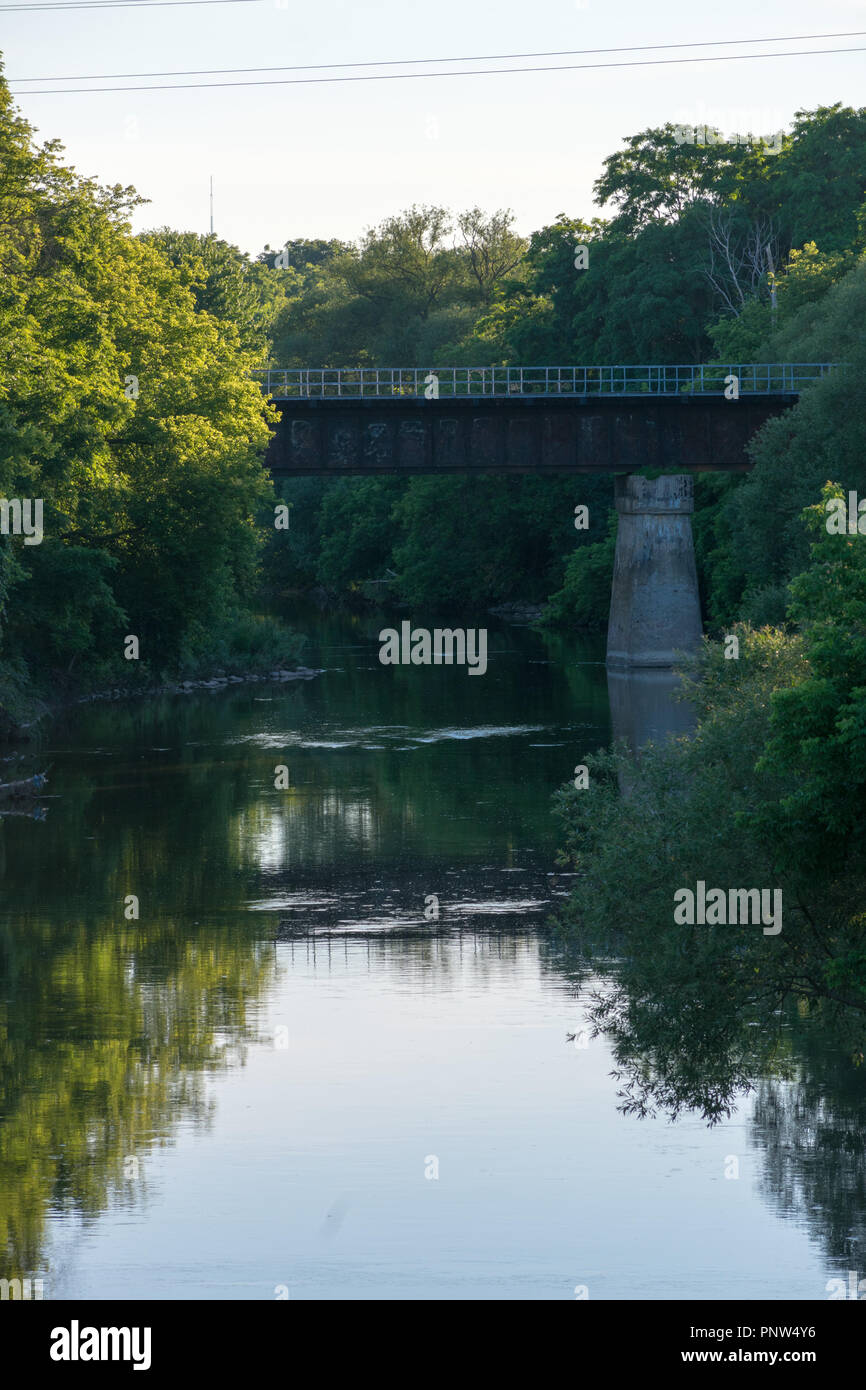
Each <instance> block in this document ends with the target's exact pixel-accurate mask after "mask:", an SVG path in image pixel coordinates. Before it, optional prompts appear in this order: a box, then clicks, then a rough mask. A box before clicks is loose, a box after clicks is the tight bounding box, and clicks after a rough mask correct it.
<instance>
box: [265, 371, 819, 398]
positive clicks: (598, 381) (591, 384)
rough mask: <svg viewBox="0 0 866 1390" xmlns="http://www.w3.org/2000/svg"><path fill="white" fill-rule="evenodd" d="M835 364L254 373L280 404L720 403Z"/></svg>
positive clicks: (803, 380)
mask: <svg viewBox="0 0 866 1390" xmlns="http://www.w3.org/2000/svg"><path fill="white" fill-rule="evenodd" d="M837 365H838V364H837V363H833V362H805V363H804V362H781V363H766V362H764V363H754V362H748V363H730V364H728V365H725V366H719V365H715V364H714V365H711V366H706V365H697V366H694V365H690V366H664V365H662V366H616V367H271V368H266V369H262V370H260V371H256V372H254V373H253V375H254V377H256V378H257V379H258V380H260V382H261V386H262V390H263V391H264V392H265V394H266V395H267V396H269V397H273V398H275V399H277V400H290V399H301V400H325V399H327V400H331V399H337V398H346V399H349V400H362V399H364V400H366V399H368V398H369V399H374V400H375V399H384V398H386V397H394V396H411V397H417V396H420V397H426V398H427V399H428V400H429V399H440V398H442V397H458V396H466V397H471V398H479V397H485V396H486V397H490V396H679V395H698V396H721V395H724V393H725V391H726V389H729V388H730V387H731V385H732V383H731V378H732V377H736V379H737V389H738V392H739V394H740V395H749V396H776V395H797V394H799V392H800V391H801V390H802V388H803V387H804V386H807V385H809V384H810V383H811V382H813V381H817V380H819V379H820V378H821V377H823V376H825V375H826V374H827V373H828V372H830V371H832V370H833V368H834V367H835V366H837Z"/></svg>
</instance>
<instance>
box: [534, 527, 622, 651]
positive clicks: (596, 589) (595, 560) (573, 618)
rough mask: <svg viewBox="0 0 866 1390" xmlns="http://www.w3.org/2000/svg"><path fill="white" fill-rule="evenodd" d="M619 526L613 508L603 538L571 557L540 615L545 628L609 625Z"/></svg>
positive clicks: (580, 546)
mask: <svg viewBox="0 0 866 1390" xmlns="http://www.w3.org/2000/svg"><path fill="white" fill-rule="evenodd" d="M616 528H617V515H616V512H615V511H611V513H610V515H609V517H608V524H607V535H606V536H605V538H604V540H602V541H593V542H591V543H590V544H589V545H579V546H577V547H576V549H575V550H574V551H573V552H572V554H571V555H570V556H569V559H568V562H567V563H566V566H565V574H564V576H563V583H562V588H561V589H558V590H557V591H556V593H555V594H553V595H552V596H551V598H550V600H549V602H548V604H547V607H546V608H545V610H544V613H543V614H542V616H541V622H542V623H543V624H544V626H545V627H577V628H587V629H593V628H604V627H606V626H607V618H608V613H609V611H610V590H611V583H612V581H613V559H614V553H615V551H616Z"/></svg>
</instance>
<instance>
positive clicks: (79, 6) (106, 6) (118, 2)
mask: <svg viewBox="0 0 866 1390" xmlns="http://www.w3.org/2000/svg"><path fill="white" fill-rule="evenodd" d="M261 2H262V0H63V3H60V4H39V5H0V11H2V12H3V13H4V14H14V13H18V14H22V13H25V14H26V13H27V11H29V10H128V9H135V8H138V9H144V10H158V9H160V8H163V9H164V8H165V7H166V6H167V5H168V6H171V5H260V4H261ZM757 42H760V40H757Z"/></svg>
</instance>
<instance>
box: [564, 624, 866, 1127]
mask: <svg viewBox="0 0 866 1390" xmlns="http://www.w3.org/2000/svg"><path fill="white" fill-rule="evenodd" d="M735 633H736V635H737V636H738V638H739V642H740V649H739V659H738V660H726V659H725V658H724V655H723V651H722V648H721V646H715V645H711V644H707V646H706V648H705V651H704V655H703V658H702V661H701V664H700V669H699V672H698V675H699V677H700V678H699V680H693V681H691V682H689V683H687V687H686V688H687V692H688V694H689V695H690V697H691V699H692V701H693V703H694V704H695V706H696V711H697V716H698V725H697V729H696V732H695V734H694V736H693V737H692V738H691V739H689V738H682V739H680V740H672V741H670V742H668V743H666V744H664V745H662V746H652V745H651V746H649V747H646V748H644V749H643V750H642V751H641V756H640V760H639V762H638V763H637V764H635V763H634V761H633V758H632V756H631V755H630V754H629V753H628V752H627V751H626V750H624V749H619V750H614V751H613V752H608V753H599V754H598V755H596V756H595V757H593V758H591V759H588V760H586V761H587V762H588V766H589V771H590V782H589V787H588V788H585V789H581V790H577V789H574V788H572V787H571V786H570V785H569V786H568V787H567V788H566V789H565V790H563V791H562V792H561V793H559V795H558V798H557V808H558V814H559V816H560V819H561V823H562V826H563V835H564V854H563V858H564V861H565V862H566V863H567V864H568V865H569V867H571V868H573V869H575V870H577V872H578V874H579V878H578V879H577V887H576V889H575V891H574V893H573V895H572V898H571V900H570V903H569V906H568V908H567V909H566V911H565V913H564V925H565V926H566V929H567V930H568V932H569V933H570V934H571V935H573V936H575V937H576V939H577V940H578V941H579V942H580V943H582V945H583V947H584V949H587V950H592V951H594V952H599V951H601V950H604V951H606V952H607V953H608V954H610V955H614V956H616V957H617V958H618V961H619V964H618V966H617V969H616V972H615V976H614V979H613V981H612V983H611V985H610V988H609V989H606V990H605V991H604V992H603V993H601V994H599V995H598V996H597V997H596V999H595V1003H594V1005H593V1008H592V1019H593V1022H594V1025H595V1026H596V1027H597V1028H598V1029H603V1030H604V1031H605V1033H606V1034H608V1035H609V1036H610V1038H611V1039H612V1041H613V1045H614V1048H615V1051H616V1055H617V1060H618V1063H619V1072H620V1079H621V1080H622V1081H623V1083H624V1084H623V1090H622V1099H623V1104H624V1106H625V1107H626V1108H627V1109H631V1110H635V1111H637V1112H639V1113H645V1112H646V1111H647V1110H650V1109H652V1108H653V1107H654V1106H656V1105H660V1106H661V1107H662V1108H664V1109H666V1110H668V1111H669V1112H670V1113H671V1114H674V1115H675V1114H677V1113H678V1112H679V1111H680V1110H681V1109H682V1108H684V1107H697V1108H698V1109H700V1110H701V1111H702V1112H703V1113H704V1115H705V1116H707V1117H708V1118H709V1119H711V1120H716V1119H718V1118H720V1117H721V1116H722V1115H724V1114H728V1113H730V1110H731V1108H732V1106H733V1104H734V1103H735V1099H736V1095H737V1093H738V1091H739V1090H741V1089H742V1088H744V1087H747V1086H748V1084H749V1083H750V1081H751V1078H752V1076H753V1075H754V1074H755V1072H756V1071H757V1070H758V1069H766V1068H767V1067H771V1066H773V1065H774V1060H775V1061H777V1060H778V1058H779V1056H780V1052H779V1049H780V1046H781V1034H780V1018H781V1013H780V1011H781V1010H783V1009H784V1007H785V1006H786V1004H787V1002H788V1001H801V1002H805V1003H806V1004H808V1005H809V1006H810V1007H811V1008H813V1009H816V1010H819V1011H820V1012H821V1014H822V1016H824V1017H826V1018H828V1019H833V1020H834V1021H836V1022H838V1023H839V1024H840V1025H842V1026H843V1027H844V1035H845V1036H846V1040H847V1043H848V1045H849V1047H850V1048H852V1049H853V1050H855V1051H856V1050H857V1049H860V1048H862V1042H863V1036H864V1031H866V989H864V977H863V971H862V964H861V959H862V949H863V946H862V943H863V915H862V913H861V912H860V910H859V906H858V904H859V903H860V902H861V901H862V895H863V892H864V889H866V874H864V870H863V862H864V861H863V858H862V854H851V855H849V856H848V857H847V858H846V857H845V856H844V855H838V854H837V856H836V858H835V860H834V859H833V857H832V855H828V857H827V858H826V859H823V858H819V856H818V855H817V854H816V852H815V841H814V840H803V839H801V838H800V833H801V830H804V829H805V825H804V824H803V821H802V816H803V811H804V807H803V805H801V803H800V802H799V800H798V787H799V785H800V782H801V779H802V776H803V770H804V768H803V764H802V759H801V754H802V752H803V747H802V744H800V743H797V744H796V745H794V749H793V756H792V757H791V759H790V760H789V761H787V762H786V761H785V760H784V759H782V758H781V757H780V756H779V751H778V750H779V747H780V746H781V744H782V743H784V741H785V734H786V733H787V732H788V731H789V730H790V729H791V726H792V724H794V723H796V718H797V714H796V711H800V710H801V709H802V705H803V702H804V701H805V703H806V705H808V706H810V707H812V708H813V711H817V709H818V706H819V705H820V696H819V692H818V690H817V689H815V687H814V682H815V680H816V679H819V677H818V675H817V672H816V671H815V669H814V668H813V666H812V664H811V662H810V651H811V648H810V645H809V643H808V641H807V640H804V639H803V638H800V637H794V636H790V635H787V634H785V633H783V632H780V631H778V630H773V629H764V630H762V631H755V630H753V629H751V628H749V627H747V626H738V627H737V628H736V629H735ZM864 674H866V673H864V671H863V670H862V668H860V669H857V670H856V671H855V673H854V678H855V679H859V680H860V681H861V682H862V680H863V676H864ZM824 715H825V718H826V715H827V709H826V706H824ZM819 722H820V721H819ZM820 761H821V759H820V752H819V750H818V749H817V748H813V762H812V765H811V767H809V766H808V765H807V771H808V774H809V775H808V778H807V780H808V781H809V783H810V790H808V791H807V793H806V799H805V806H806V808H811V809H812V810H814V809H815V808H816V802H815V801H814V800H813V794H814V797H816V798H818V799H819V800H820V791H821V790H823V792H824V794H825V795H827V796H828V797H829V798H830V799H831V800H832V802H833V804H834V805H835V806H836V807H837V813H836V814H837V815H838V814H840V813H842V812H843V810H844V808H845V807H846V806H847V805H848V804H849V801H850V798H849V789H848V787H846V785H845V783H844V777H843V776H840V773H842V768H841V766H840V764H839V763H838V762H837V761H836V760H835V759H834V758H832V757H831V758H830V759H829V760H828V762H827V765H826V772H827V777H826V779H825V780H824V781H823V783H821V778H820V772H819V767H818V764H819V763H820ZM812 774H814V775H815V778H816V779H817V780H815V781H812ZM819 784H820V789H819ZM861 805H862V792H861ZM861 822H862V815H861ZM848 824H849V825H850V822H848ZM813 828H814V827H813ZM837 828H838V826H837ZM792 835H793V836H794V837H795V838H794V842H793V845H792V843H791V838H790V837H791V836H792ZM807 845H808V853H806V846H807ZM699 880H701V881H703V882H704V883H705V884H706V886H707V889H710V888H713V887H722V888H723V889H725V890H727V889H728V888H730V887H743V888H749V887H763V888H769V889H773V890H775V889H777V888H778V889H780V890H781V892H782V931H781V932H780V933H779V934H778V935H774V936H765V935H764V934H763V931H762V929H761V926H760V925H755V924H751V923H749V924H739V925H737V924H733V925H732V924H728V925H726V926H715V927H708V926H702V925H698V924H696V925H682V924H677V923H676V922H675V921H674V902H675V898H674V895H675V893H677V891H678V890H679V889H681V888H684V887H687V888H690V889H691V890H695V888H696V884H697V882H698V881H699Z"/></svg>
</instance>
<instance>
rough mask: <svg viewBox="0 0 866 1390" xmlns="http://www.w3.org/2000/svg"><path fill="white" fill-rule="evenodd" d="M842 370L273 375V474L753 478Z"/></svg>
mask: <svg viewBox="0 0 866 1390" xmlns="http://www.w3.org/2000/svg"><path fill="white" fill-rule="evenodd" d="M832 367H833V364H831V363H815V364H808V363H806V364H802V363H782V364H775V365H774V364H767V363H764V364H754V363H751V364H732V365H730V366H712V367H707V366H688V367H667V366H661V367H653V366H642V367H537V368H528V367H486V368H480V367H471V368H470V367H449V368H447V369H446V368H441V369H439V371H438V372H437V371H434V370H433V369H431V370H429V371H428V370H426V369H425V368H422V367H417V368H416V367H411V368H400V367H395V368H390V367H388V368H385V367H370V368H356V369H350V370H344V369H337V368H334V369H330V368H316V369H315V370H314V369H312V368H306V367H305V368H280V369H271V370H270V371H267V372H263V373H262V374H261V377H262V386H263V389H264V390H265V392H266V393H267V394H268V395H269V396H270V398H271V399H272V401H273V403H274V405H275V406H276V408H277V410H278V412H279V416H280V419H279V423H278V425H277V426H276V429H275V431H274V434H273V436H272V439H271V443H270V446H269V449H268V455H267V465H268V467H269V468H270V469H271V471H272V472H273V473H278V474H279V473H282V474H288V475H296V476H300V475H304V474H316V473H321V474H327V475H329V476H331V477H338V476H341V475H350V474H364V473H402V474H407V475H408V474H413V473H491V472H492V473H507V472H517V473H535V472H546V473H562V472H578V473H632V472H640V471H641V470H643V469H658V470H661V471H666V472H704V471H714V470H723V471H741V470H743V469H747V468H749V467H750V466H751V464H750V460H749V456H748V443H749V440H750V439H751V438H752V436H753V435H754V434H755V432H756V431H757V430H758V429H760V428H761V426H762V425H763V424H764V423H765V421H766V420H768V419H769V418H770V417H771V416H773V415H778V414H779V413H780V412H782V411H784V410H786V409H789V408H790V407H791V406H792V405H795V404H796V402H797V400H798V399H799V394H800V390H801V389H802V388H803V387H804V386H806V385H807V384H808V383H811V382H813V381H817V380H819V379H820V378H821V377H823V376H824V375H826V373H827V372H829V371H830V370H832ZM733 379H735V388H734V384H733ZM735 390H736V393H735Z"/></svg>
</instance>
